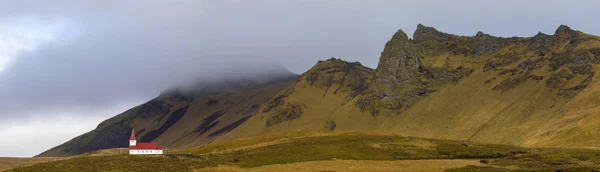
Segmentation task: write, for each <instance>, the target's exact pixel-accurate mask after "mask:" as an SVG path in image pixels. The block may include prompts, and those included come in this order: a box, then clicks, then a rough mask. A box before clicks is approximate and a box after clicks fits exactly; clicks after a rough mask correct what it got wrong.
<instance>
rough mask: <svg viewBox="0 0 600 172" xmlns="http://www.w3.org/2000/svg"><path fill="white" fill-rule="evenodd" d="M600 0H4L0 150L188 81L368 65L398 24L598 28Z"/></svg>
mask: <svg viewBox="0 0 600 172" xmlns="http://www.w3.org/2000/svg"><path fill="white" fill-rule="evenodd" d="M598 6H600V3H598V1H596V0H589V1H577V0H574V1H565V0H535V1H525V0H503V1H482V0H468V1H467V0H454V1H447V0H440V1H433V0H420V1H410V2H409V1H376V0H364V1H358V0H314V1H313V0H310V1H309V0H304V1H303V0H300V1H282V0H272V1H261V0H253V1H248V0H239V1H233V0H220V1H217V0H214V1H201V0H172V1H153V0H139V1H128V0H102V1H100V0H98V1H79V0H53V1H47V0H2V1H0V138H2V139H0V157H1V156H33V155H36V154H38V153H40V152H42V151H44V150H47V149H49V148H51V147H53V146H56V145H58V144H61V143H63V142H65V141H67V140H69V139H71V138H72V137H75V136H77V135H79V134H82V133H85V132H87V131H89V130H92V129H93V128H95V127H96V125H97V124H98V123H99V122H101V121H102V120H104V119H106V118H108V117H111V116H114V115H116V114H118V113H120V112H122V111H124V110H126V109H128V108H131V107H133V106H135V105H138V104H140V103H143V102H145V101H147V100H149V99H151V98H153V97H154V96H157V95H158V94H159V93H160V91H162V90H164V89H166V88H168V87H170V86H172V85H175V84H178V83H184V82H186V81H190V80H194V79H196V78H206V77H213V78H214V77H220V76H225V75H232V74H236V73H252V72H254V71H257V69H262V68H265V67H270V66H276V65H282V66H283V67H285V68H287V69H288V70H290V71H292V72H294V73H297V74H301V73H302V72H304V71H305V70H307V69H308V68H310V67H311V66H312V65H313V64H314V63H316V62H317V61H318V60H323V59H327V58H330V57H338V58H342V59H345V60H348V61H360V62H361V63H362V64H364V65H366V66H368V67H371V68H375V67H376V66H377V61H378V59H379V54H380V53H381V51H382V49H383V45H384V44H385V42H386V41H387V40H388V39H389V38H390V37H391V36H392V34H393V33H394V32H395V31H396V30H397V29H400V28H401V29H403V30H404V31H405V32H407V33H408V34H409V35H412V33H413V32H414V30H415V29H416V25H417V24H418V23H423V24H424V25H427V26H433V27H436V28H437V29H439V30H441V31H444V32H450V33H454V34H459V35H474V34H475V33H476V32H477V31H483V32H485V33H490V34H492V35H497V36H503V37H510V36H532V35H535V34H536V33H537V32H538V31H542V32H544V33H548V34H552V33H554V30H556V28H557V27H558V26H559V25H560V24H567V25H569V26H571V27H572V28H573V29H577V30H581V31H584V32H587V33H591V34H595V35H599V34H600V22H598V18H597V17H598V16H600V10H597V7H598Z"/></svg>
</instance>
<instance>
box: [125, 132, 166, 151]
mask: <svg viewBox="0 0 600 172" xmlns="http://www.w3.org/2000/svg"><path fill="white" fill-rule="evenodd" d="M129 154H130V155H158V154H163V148H162V146H157V145H156V143H137V140H136V139H135V132H134V131H133V129H131V136H130V137H129Z"/></svg>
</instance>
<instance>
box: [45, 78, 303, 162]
mask: <svg viewBox="0 0 600 172" xmlns="http://www.w3.org/2000/svg"><path fill="white" fill-rule="evenodd" d="M286 72H287V71H284V72H281V73H274V74H273V73H271V74H270V75H269V76H268V77H266V78H267V79H264V78H260V77H255V78H241V79H230V80H223V81H215V82H205V83H201V84H198V85H197V86H195V87H193V88H191V89H171V90H168V91H165V92H163V93H162V94H161V95H160V96H158V97H156V98H154V99H152V100H150V101H148V102H146V103H144V104H142V105H139V106H137V107H134V108H132V109H129V110H127V111H125V112H123V113H121V114H119V115H117V116H115V117H112V118H110V119H107V120H105V121H103V122H102V123H100V124H99V125H98V127H96V129H94V130H92V131H90V132H88V133H85V134H83V135H80V136H78V137H75V138H73V139H72V140H70V141H68V142H66V143H63V144H61V145H59V146H57V147H54V148H52V149H50V150H48V151H45V152H43V153H41V154H40V155H38V157H45V156H72V155H79V154H82V153H86V152H90V151H95V150H101V149H109V148H118V147H129V145H128V143H127V142H126V141H127V140H128V139H129V134H130V133H131V129H135V131H136V136H138V137H137V139H138V141H140V142H156V143H157V144H159V145H161V146H164V147H165V148H167V149H173V148H181V147H188V146H195V145H199V144H205V143H209V142H212V141H213V139H214V138H215V137H218V136H220V135H222V134H224V133H227V132H229V131H231V130H233V129H235V128H236V127H237V126H239V125H240V124H241V123H243V122H245V121H246V120H247V119H248V118H250V117H251V116H252V115H254V114H255V113H256V111H257V110H258V108H259V107H260V105H261V104H262V103H264V102H265V101H267V100H269V99H270V98H271V97H273V96H275V95H276V94H277V93H278V92H280V91H281V90H283V89H284V88H286V87H287V86H288V85H289V84H291V83H292V81H293V80H294V79H295V78H296V77H297V76H296V75H294V74H291V73H289V72H288V73H286Z"/></svg>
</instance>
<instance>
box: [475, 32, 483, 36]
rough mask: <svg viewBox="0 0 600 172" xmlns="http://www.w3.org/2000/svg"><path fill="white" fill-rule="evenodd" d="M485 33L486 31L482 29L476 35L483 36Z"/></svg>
mask: <svg viewBox="0 0 600 172" xmlns="http://www.w3.org/2000/svg"><path fill="white" fill-rule="evenodd" d="M484 34H485V33H483V32H482V31H477V34H475V36H476V37H479V36H483V35H484Z"/></svg>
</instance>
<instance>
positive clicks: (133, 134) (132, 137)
mask: <svg viewBox="0 0 600 172" xmlns="http://www.w3.org/2000/svg"><path fill="white" fill-rule="evenodd" d="M129 140H135V133H134V132H133V129H131V136H129Z"/></svg>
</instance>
